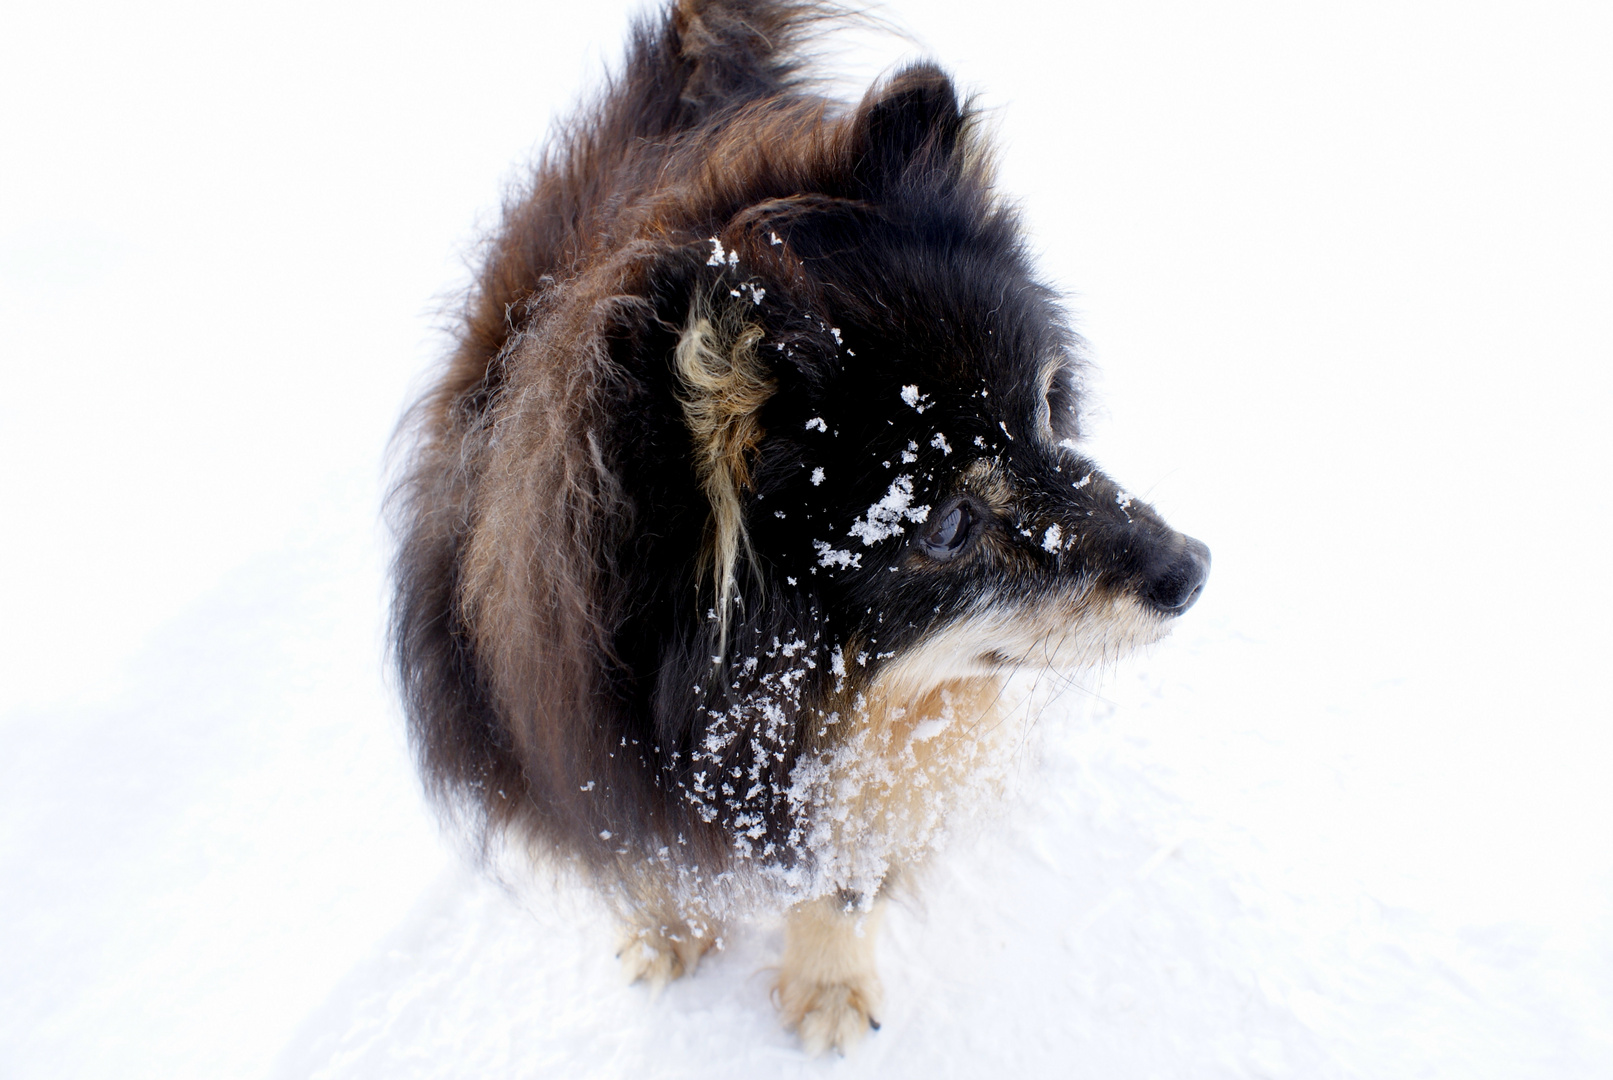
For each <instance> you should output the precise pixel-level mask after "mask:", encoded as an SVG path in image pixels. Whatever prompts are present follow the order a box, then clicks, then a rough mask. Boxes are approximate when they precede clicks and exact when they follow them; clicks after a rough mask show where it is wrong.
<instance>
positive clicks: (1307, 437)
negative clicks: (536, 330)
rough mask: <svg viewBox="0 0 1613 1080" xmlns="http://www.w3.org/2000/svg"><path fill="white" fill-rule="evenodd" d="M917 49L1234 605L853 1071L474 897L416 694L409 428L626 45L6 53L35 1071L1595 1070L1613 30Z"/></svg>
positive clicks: (151, 8) (43, 19) (920, 26)
mask: <svg viewBox="0 0 1613 1080" xmlns="http://www.w3.org/2000/svg"><path fill="white" fill-rule="evenodd" d="M888 13H889V14H890V15H891V16H892V17H893V18H895V19H896V20H897V21H898V22H900V23H901V24H902V25H903V26H904V27H906V28H908V29H910V30H911V31H913V33H914V34H915V35H917V37H918V38H919V39H920V41H921V42H922V43H923V45H924V46H925V47H926V48H927V49H929V50H930V51H932V52H933V53H934V54H936V55H938V56H939V57H941V58H942V59H943V60H944V61H946V62H947V63H948V64H949V65H950V66H952V67H953V69H954V70H955V71H956V72H957V73H958V74H959V75H960V77H961V78H962V79H963V81H964V82H965V83H966V84H967V85H970V86H975V87H979V88H980V90H981V91H982V94H983V97H982V99H981V104H982V105H984V106H986V107H987V108H988V109H990V110H992V111H991V120H992V123H993V124H994V126H995V128H996V130H997V133H998V138H999V141H1000V143H1001V145H1002V146H1003V148H1004V166H1003V181H1004V186H1005V187H1006V188H1007V189H1008V190H1010V191H1011V192H1013V193H1015V194H1016V196H1018V197H1019V198H1020V199H1021V201H1022V203H1023V205H1024V208H1025V211H1026V214H1027V217H1028V220H1029V222H1030V225H1031V228H1032V232H1033V236H1034V239H1035V242H1036V244H1037V245H1038V246H1039V248H1040V250H1041V251H1042V253H1043V260H1044V265H1045V266H1046V268H1047V272H1048V274H1049V276H1050V277H1051V278H1052V279H1053V280H1054V281H1055V282H1056V283H1057V284H1059V285H1060V287H1063V288H1067V289H1070V290H1072V291H1073V296H1072V306H1073V307H1074V308H1075V310H1076V311H1077V313H1078V319H1079V323H1080V326H1081V327H1082V329H1083V331H1084V333H1085V334H1086V336H1087V337H1088V339H1089V340H1090V342H1091V344H1092V351H1093V357H1094V360H1095V362H1096V364H1097V368H1098V371H1097V375H1096V377H1095V380H1094V386H1093V390H1094V392H1095V394H1096V395H1097V398H1098V400H1099V402H1100V406H1101V408H1100V411H1099V412H1098V413H1097V414H1096V415H1095V416H1094V419H1093V438H1092V443H1091V448H1092V451H1093V452H1094V454H1095V455H1096V456H1097V457H1098V459H1099V460H1101V461H1102V462H1103V463H1104V464H1105V465H1106V466H1107V467H1108V468H1109V469H1110V471H1112V472H1113V474H1114V475H1115V476H1116V477H1117V479H1119V480H1120V481H1122V482H1123V483H1125V484H1127V485H1128V486H1129V489H1130V490H1131V491H1133V492H1135V493H1136V494H1137V496H1138V497H1141V498H1146V499H1149V500H1151V501H1153V502H1155V503H1156V504H1157V505H1158V506H1160V508H1161V509H1162V510H1163V511H1164V513H1165V514H1166V516H1167V517H1168V519H1169V520H1171V521H1172V522H1173V523H1174V524H1176V525H1178V526H1179V527H1181V528H1182V529H1184V530H1185V531H1187V532H1190V533H1192V534H1193V535H1195V536H1198V537H1200V538H1201V539H1203V540H1204V541H1205V542H1206V543H1208V544H1209V545H1210V547H1211V549H1212V550H1213V551H1214V555H1215V569H1214V571H1213V573H1212V576H1211V579H1210V583H1209V586H1208V589H1207V591H1206V593H1205V596H1204V598H1203V600H1202V601H1201V602H1200V603H1199V605H1198V606H1197V607H1196V608H1195V609H1194V610H1193V611H1192V612H1191V613H1190V614H1189V616H1188V617H1187V618H1186V619H1184V620H1183V622H1182V624H1181V626H1180V628H1179V629H1178V631H1177V632H1176V633H1175V634H1174V635H1173V636H1172V637H1171V638H1169V639H1167V640H1166V641H1164V642H1163V643H1161V644H1160V645H1158V646H1156V647H1155V648H1154V649H1153V650H1151V651H1150V652H1149V653H1148V654H1147V655H1144V656H1141V657H1138V658H1136V659H1135V660H1133V661H1131V662H1128V663H1126V664H1124V665H1122V666H1121V667H1119V668H1117V669H1116V670H1114V671H1112V672H1108V673H1105V674H1104V675H1103V677H1102V678H1094V679H1092V680H1088V682H1087V683H1086V685H1084V686H1082V687H1079V688H1075V689H1073V690H1072V691H1071V692H1070V693H1069V694H1068V695H1066V696H1065V697H1064V698H1063V699H1061V702H1060V703H1059V704H1058V705H1057V706H1056V707H1053V708H1050V709H1049V710H1047V712H1046V713H1045V714H1044V715H1042V716H1041V718H1040V720H1039V722H1038V724H1037V729H1036V734H1035V737H1033V738H1031V739H1027V740H1026V743H1025V749H1024V751H1023V754H1022V758H1023V760H1022V767H1021V769H1020V770H1019V772H1018V774H1017V778H1018V783H1017V785H1016V786H1017V793H1016V796H1015V798H1014V799H1013V800H1012V801H1011V803H1010V804H1009V805H1008V806H1007V807H1006V808H1005V809H1004V810H1002V811H1001V813H1000V814H999V815H997V816H996V817H995V818H994V819H992V820H988V821H986V822H984V823H982V824H980V825H979V826H977V827H975V828H972V829H969V830H963V831H961V832H960V834H959V835H957V836H955V837H954V838H953V841H952V843H951V844H950V846H949V848H948V850H947V851H946V852H945V853H944V855H943V856H942V857H940V858H939V859H937V860H936V862H935V864H934V865H933V866H932V867H930V869H929V870H928V872H927V873H926V875H925V876H924V878H923V880H922V881H921V882H920V883H919V884H918V886H917V887H915V888H914V889H913V890H912V891H911V892H910V893H909V894H908V895H905V896H904V897H902V898H901V899H900V901H899V902H898V903H897V905H896V906H895V907H894V909H893V910H892V912H891V913H890V916H889V917H888V919H887V921H886V931H885V934H884V936H883V937H882V939H881V942H880V946H879V948H880V960H881V965H882V970H883V973H884V978H885V985H886V1001H887V1005H886V1009H885V1015H884V1016H883V1017H882V1020H883V1021H884V1027H883V1029H882V1030H881V1031H880V1032H879V1033H878V1034H876V1035H875V1036H873V1037H872V1038H871V1039H870V1040H869V1041H868V1042H867V1043H866V1045H865V1047H864V1048H863V1050H862V1051H861V1052H860V1053H859V1054H857V1055H856V1056H853V1057H851V1058H847V1059H844V1060H840V1059H829V1060H819V1061H809V1060H806V1059H804V1058H803V1057H802V1056H801V1055H800V1053H799V1052H798V1051H797V1050H796V1049H795V1046H794V1044H793V1042H792V1040H791V1039H790V1037H789V1036H788V1035H787V1034H785V1033H784V1032H782V1031H780V1030H779V1029H778V1027H777V1024H776V1022H775V1020H774V1018H773V1015H772V1008H771V1006H770V1004H769V1002H768V989H767V988H768V975H767V971H766V968H767V965H768V964H769V963H771V962H772V958H773V957H774V955H775V954H776V952H777V948H778V939H779V930H778V927H777V926H769V925H757V926H754V927H751V928H748V929H746V930H743V931H740V932H738V933H736V934H735V935H734V936H733V938H732V940H731V942H730V945H729V948H728V949H727V951H726V952H724V953H723V954H721V955H719V956H717V957H715V958H714V959H712V960H711V961H710V962H709V963H708V964H707V965H706V966H705V967H704V968H703V969H702V971H701V972H700V973H699V975H698V976H697V977H696V978H694V979H693V980H689V981H686V982H684V983H682V984H678V985H674V986H672V987H671V988H669V989H668V990H667V991H666V992H665V993H664V994H663V995H661V996H660V997H659V998H652V997H651V996H650V995H649V994H648V993H647V992H645V991H644V990H642V988H629V987H625V986H622V985H621V984H620V982H619V980H618V978H617V974H616V970H615V966H614V961H613V960H612V958H611V955H610V952H611V931H610V928H609V927H608V926H607V925H606V924H605V923H604V922H603V921H602V919H601V917H600V916H599V914H598V913H597V911H595V909H594V908H593V907H592V906H591V904H590V902H589V901H588V899H587V898H586V897H581V896H577V895H574V894H572V893H570V892H568V891H566V890H564V889H559V890H555V889H551V888H549V887H547V886H545V885H543V884H541V883H529V884H526V885H524V886H523V887H521V888H519V889H516V890H509V891H506V890H504V889H501V888H500V887H499V886H497V885H494V884H491V883H489V882H487V881H485V880H483V879H481V878H479V877H477V876H476V875H474V874H473V873H471V872H470V871H468V870H466V869H465V868H464V867H463V865H462V863H461V862H460V861H459V860H458V858H457V856H456V855H455V853H454V851H453V849H452V846H451V844H449V843H448V842H446V841H444V840H443V839H442V838H440V837H439V836H438V834H437V832H436V829H435V827H434V825H433V823H432V822H431V819H430V816H429V815H428V814H427V812H426V811H425V809H424V808H423V806H422V805H421V801H420V798H419V795H418V791H417V789H416V785H415V781H414V778H413V776H412V773H411V770H410V766H409V762H408V760H407V754H406V752H405V750H404V746H403V739H402V736H401V732H400V720H399V717H398V714H397V709H396V706H395V704H394V703H393V701H392V697H391V693H390V691H389V689H388V686H387V683H386V679H385V674H384V667H383V660H382V657H381V625H382V608H383V602H384V591H385V589H384V579H383V561H384V552H385V546H384V540H383V538H382V536H381V534H380V530H379V528H378V525H377V513H378V510H377V502H378V490H379V486H380V475H381V471H382V464H381V454H382V448H383V446H384V443H385V440H386V437H387V433H388V431H389V429H390V425H391V423H392V422H393V420H394V418H395V416H396V414H397V412H398V410H399V408H400V406H401V403H402V402H403V400H404V399H405V397H406V395H407V387H408V385H409V383H410V380H411V379H413V378H415V377H417V375H418V373H419V372H420V371H421V370H423V369H424V367H425V365H426V364H427V363H428V362H429V360H430V358H431V357H433V356H434V355H436V354H437V353H438V352H439V351H440V349H441V347H442V342H441V338H440V337H438V336H437V335H436V334H435V333H434V331H433V329H432V327H433V325H434V316H433V312H434V310H435V308H436V306H437V304H438V302H439V299H440V298H441V297H442V296H443V295H444V294H445V290H450V289H451V288H453V287H454V285H455V284H456V283H457V282H460V281H462V280H463V275H464V271H463V269H462V266H461V264H460V262H459V261H458V256H459V254H460V253H462V252H464V251H465V250H467V249H468V247H469V244H470V242H471V240H472V239H473V238H474V235H475V231H474V228H473V225H474V223H475V221H476V220H477V218H476V215H477V214H478V213H480V215H481V217H480V221H481V222H482V223H484V224H485V223H486V222H487V221H488V220H489V219H490V216H491V213H492V211H493V208H494V207H495V206H496V204H497V199H498V188H497V181H498V179H499V178H501V177H502V178H508V177H510V176H511V175H512V170H513V164H512V163H515V162H518V161H519V160H521V159H522V158H523V156H524V155H526V154H528V153H529V152H530V150H531V148H532V145H533V141H534V139H535V138H536V137H537V136H538V135H539V134H540V133H541V131H542V130H543V128H544V127H545V126H546V124H547V121H548V118H549V117H550V116H551V115H553V114H554V113H556V112H561V111H564V110H565V108H566V107H567V103H568V102H569V101H570V100H571V99H572V98H573V97H574V95H575V93H576V89H577V87H578V86H580V85H581V84H582V83H583V81H584V80H585V79H587V78H589V77H592V75H594V74H596V73H597V71H598V70H599V67H600V64H601V63H602V62H604V61H605V60H607V59H610V58H613V57H614V56H615V54H616V52H617V49H618V43H619V41H620V39H621V32H622V25H623V19H624V12H623V10H622V9H620V8H619V7H617V6H614V5H608V4H607V5H597V6H592V7H590V6H585V5H565V6H559V5H547V4H536V3H527V4H511V5H507V6H499V5H493V4H475V5H460V6H458V7H455V8H454V9H452V11H449V10H448V9H443V10H442V11H440V12H438V11H433V10H431V9H429V8H427V7H425V6H409V5H379V4H353V5H348V6H343V7H341V8H339V9H337V8H330V7H328V6H326V5H306V6H298V5H295V4H293V5H291V6H286V5H280V6H276V7H273V8H272V9H270V8H261V7H260V8H250V9H249V8H241V9H239V10H236V9H228V8H218V7H216V6H205V5H183V4H178V3H162V4H154V5H140V6H139V8H138V10H136V9H133V8H123V7H106V8H97V7H94V6H93V5H73V4H63V5H51V6H49V7H45V6H36V7H34V8H32V9H30V10H28V11H26V12H24V11H18V12H15V13H12V14H11V15H9V16H8V27H7V33H6V34H5V35H4V38H3V39H0V103H3V104H0V121H3V127H0V130H4V132H5V133H6V147H7V149H6V157H7V163H8V164H7V167H6V168H5V169H0V364H3V365H4V374H5V387H6V388H5V392H4V394H3V395H0V461H3V462H4V464H3V465H0V498H3V501H4V505H5V506H6V507H7V508H8V513H7V515H6V520H7V528H6V529H5V530H4V540H3V543H4V545H5V558H4V559H0V596H3V597H4V604H5V609H4V610H5V614H6V618H5V619H4V620H0V623H3V625H0V746H3V748H4V750H3V752H0V1076H5V1077H8V1078H9V1077H19V1078H22V1077H27V1078H33V1077H117V1078H119V1080H129V1078H139V1077H147V1076H149V1077H163V1078H175V1077H220V1076H241V1077H254V1076H256V1077H307V1076H319V1077H378V1078H380V1077H384V1078H399V1077H403V1078H407V1077H426V1076H433V1077H435V1076H443V1077H530V1076H604V1077H613V1076H623V1077H629V1076H631V1077H643V1076H656V1077H662V1076H666V1077H677V1076H695V1075H699V1076H701V1077H709V1076H723V1077H728V1076H731V1077H757V1076H775V1075H776V1076H796V1075H807V1076H820V1075H843V1076H881V1077H886V1076H891V1077H900V1076H934V1075H939V1076H978V1075H1022V1076H1036V1077H1040V1076H1068V1075H1082V1076H1088V1075H1090V1076H1097V1077H1104V1078H1106V1080H1125V1078H1132V1077H1136V1078H1142V1077H1160V1076H1181V1077H1223V1076H1224V1077H1296V1078H1310V1077H1332V1076H1339V1077H1362V1078H1374V1080H1376V1078H1381V1077H1425V1076H1426V1077H1442V1078H1443V1077H1451V1078H1463V1080H1466V1078H1486V1077H1495V1078H1513V1077H1522V1076H1543V1077H1553V1078H1578V1077H1605V1076H1609V1075H1613V842H1610V834H1613V784H1610V783H1609V782H1608V780H1607V777H1608V776H1609V775H1613V734H1610V732H1609V727H1610V721H1613V702H1610V700H1609V699H1610V697H1613V691H1610V689H1609V680H1608V668H1609V656H1610V654H1613V650H1610V645H1613V639H1610V634H1609V631H1608V629H1607V611H1608V609H1609V604H1610V601H1613V580H1610V575H1613V570H1610V566H1609V561H1608V558H1607V550H1608V535H1609V528H1610V526H1613V513H1610V509H1613V508H1610V506H1609V502H1610V492H1609V485H1608V483H1607V478H1606V463H1607V461H1609V460H1613V435H1610V431H1609V425H1608V422H1607V417H1608V415H1609V414H1610V407H1613V385H1610V384H1613V329H1610V324H1609V322H1608V320H1607V312H1608V310H1609V307H1610V305H1609V301H1610V299H1613V216H1610V213H1613V212H1610V207H1609V201H1608V199H1607V192H1608V191H1610V190H1613V142H1610V140H1608V138H1607V132H1608V131H1610V130H1613V115H1610V113H1613V74H1610V69H1609V68H1608V65H1607V64H1606V60H1605V58H1606V55H1607V54H1608V51H1609V47H1610V45H1613V27H1610V23H1609V19H1610V15H1609V11H1608V9H1607V8H1606V6H1605V5H1579V6H1576V5H1572V4H1563V5H1553V6H1552V7H1551V8H1550V9H1549V10H1546V9H1541V8H1538V7H1536V6H1528V7H1526V6H1524V5H1521V4H1516V5H1506V4H1503V5H1491V6H1488V7H1485V8H1482V9H1478V8H1474V7H1472V6H1471V5H1454V4H1453V5H1440V4H1426V5H1414V6H1407V5H1398V4H1381V5H1354V6H1350V7H1338V8H1331V9H1321V8H1313V7H1309V6H1303V5H1302V6H1300V7H1294V6H1279V5H1254V4H1234V5H1210V6H1207V5H1187V4H1183V5H1137V4H1130V3H1126V4H1105V3H1093V4H1076V5H1064V4H1059V5H1046V7H1045V9H1044V10H1041V11H1040V12H1038V11H1037V10H1036V8H1035V7H1033V6H1031V5H1021V6H1018V7H1014V8H1012V9H1007V8H1005V9H1004V10H1003V11H1002V12H1000V16H999V17H998V18H995V19H993V20H990V21H989V22H985V23H983V22H982V21H981V19H980V17H979V7H978V5H965V4H963V3H961V2H952V0H934V2H929V3H925V4H923V5H919V4H917V3H906V4H898V5H892V7H891V8H889V9H888ZM1049 24H1051V25H1049ZM863 44H864V46H865V47H864V48H863V49H862V51H861V52H859V53H857V54H856V56H855V57H853V59H854V60H855V63H853V64H851V65H850V67H849V69H848V70H849V72H850V75H851V76H852V77H862V76H863V75H865V74H866V73H867V72H868V71H874V70H878V69H879V68H881V67H883V66H884V65H885V64H887V63H889V62H890V60H891V59H892V58H894V57H895V56H896V55H898V54H899V53H901V52H902V51H903V50H904V49H905V48H908V47H906V46H903V45H902V44H901V43H900V42H897V43H894V44H893V43H891V42H889V41H884V42H864V43H863ZM579 57H580V58H581V59H580V60H579ZM858 64H860V65H862V66H861V67H859V66H857V65H858Z"/></svg>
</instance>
